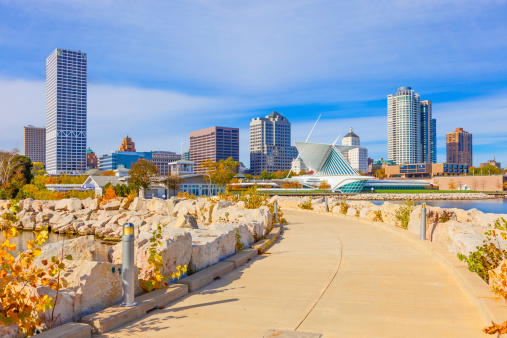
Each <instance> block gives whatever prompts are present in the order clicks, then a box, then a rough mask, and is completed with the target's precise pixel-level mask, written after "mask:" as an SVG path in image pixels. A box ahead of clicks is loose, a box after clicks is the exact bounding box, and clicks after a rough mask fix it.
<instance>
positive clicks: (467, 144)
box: [447, 128, 473, 166]
mask: <svg viewBox="0 0 507 338" xmlns="http://www.w3.org/2000/svg"><path fill="white" fill-rule="evenodd" d="M472 160H473V159H472V134H471V133H467V132H466V131H464V130H463V128H456V131H455V132H452V133H448V134H447V163H456V164H467V165H469V166H471V165H472V163H473V161H472Z"/></svg>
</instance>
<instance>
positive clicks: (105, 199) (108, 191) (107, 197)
mask: <svg viewBox="0 0 507 338" xmlns="http://www.w3.org/2000/svg"><path fill="white" fill-rule="evenodd" d="M115 199H116V193H115V192H114V188H113V185H112V184H109V186H108V187H107V188H105V191H104V196H102V204H107V203H109V202H111V201H114V200H115Z"/></svg>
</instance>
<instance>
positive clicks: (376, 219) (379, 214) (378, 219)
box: [373, 210, 384, 222]
mask: <svg viewBox="0 0 507 338" xmlns="http://www.w3.org/2000/svg"><path fill="white" fill-rule="evenodd" d="M373 213H374V214H375V217H373V222H384V219H383V218H382V210H375V211H374V212H373Z"/></svg>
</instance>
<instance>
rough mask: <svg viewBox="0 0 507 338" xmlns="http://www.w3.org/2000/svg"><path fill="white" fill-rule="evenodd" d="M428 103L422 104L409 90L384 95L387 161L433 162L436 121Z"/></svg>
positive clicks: (401, 89) (403, 88)
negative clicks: (385, 102)
mask: <svg viewBox="0 0 507 338" xmlns="http://www.w3.org/2000/svg"><path fill="white" fill-rule="evenodd" d="M432 113H433V112H432V104H431V101H422V102H421V98H420V95H419V94H416V93H415V92H414V91H413V90H412V88H410V87H400V88H399V89H398V91H397V92H396V95H389V96H387V134H388V135H387V136H388V137H387V144H388V159H389V160H392V161H394V162H395V163H397V164H403V163H432V162H433V161H434V160H436V154H434V152H436V144H435V142H436V137H435V134H434V133H435V129H436V120H434V119H432Z"/></svg>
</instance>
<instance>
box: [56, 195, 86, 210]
mask: <svg viewBox="0 0 507 338" xmlns="http://www.w3.org/2000/svg"><path fill="white" fill-rule="evenodd" d="M82 208H83V204H82V203H81V200H79V199H77V198H69V199H63V200H59V201H56V202H55V210H57V211H70V212H73V211H76V210H81V209H82Z"/></svg>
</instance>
